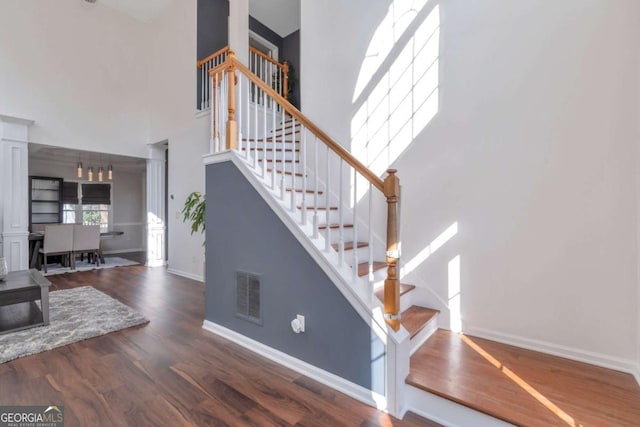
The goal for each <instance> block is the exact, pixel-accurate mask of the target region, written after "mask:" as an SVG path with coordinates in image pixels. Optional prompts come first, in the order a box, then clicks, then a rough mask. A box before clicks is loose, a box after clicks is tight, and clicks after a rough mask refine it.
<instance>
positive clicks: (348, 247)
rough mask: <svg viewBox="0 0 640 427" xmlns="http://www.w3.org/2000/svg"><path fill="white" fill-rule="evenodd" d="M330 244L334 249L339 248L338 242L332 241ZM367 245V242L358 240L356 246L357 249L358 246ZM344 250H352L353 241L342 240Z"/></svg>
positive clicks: (363, 246) (364, 246)
mask: <svg viewBox="0 0 640 427" xmlns="http://www.w3.org/2000/svg"><path fill="white" fill-rule="evenodd" d="M331 246H332V247H333V249H334V250H336V251H339V250H340V245H339V244H338V243H334V244H333V245H331ZM367 246H369V243H367V242H358V245H357V248H358V249H359V248H366V247H367ZM344 250H345V251H352V250H353V242H344Z"/></svg>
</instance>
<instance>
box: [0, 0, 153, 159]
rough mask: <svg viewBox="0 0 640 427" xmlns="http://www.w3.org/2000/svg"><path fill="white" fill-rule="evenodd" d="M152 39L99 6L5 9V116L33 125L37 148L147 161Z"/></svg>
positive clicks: (1, 101)
mask: <svg viewBox="0 0 640 427" xmlns="http://www.w3.org/2000/svg"><path fill="white" fill-rule="evenodd" d="M146 31H147V26H146V25H143V24H141V23H140V22H138V21H136V20H134V19H133V18H131V17H128V16H126V15H123V14H121V13H118V12H115V11H113V10H112V9H109V8H107V7H105V6H104V5H101V4H100V2H98V3H96V4H89V3H87V2H84V1H77V0H57V1H37V0H26V1H4V2H2V5H1V6H0V70H1V71H0V114H7V115H12V116H16V117H24V118H29V119H32V120H35V124H34V125H33V126H32V127H31V129H30V141H31V142H37V143H42V144H48V145H56V146H63V147H71V148H83V149H85V150H90V151H100V152H109V153H116V154H126V155H132V156H138V157H142V156H145V155H146V148H145V146H144V144H145V143H146V142H147V111H146V107H147V105H145V102H146V101H147V98H146V90H147V86H146V84H147V75H148V72H149V70H148V68H147V65H148V64H147V60H146V57H145V56H146V50H147V49H146V48H145V42H146V40H147V39H146V36H145V33H146ZM158 32H160V31H158Z"/></svg>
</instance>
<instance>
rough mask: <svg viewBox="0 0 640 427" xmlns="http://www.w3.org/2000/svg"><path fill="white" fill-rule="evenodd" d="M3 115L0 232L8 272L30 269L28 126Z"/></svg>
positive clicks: (0, 125)
mask: <svg viewBox="0 0 640 427" xmlns="http://www.w3.org/2000/svg"><path fill="white" fill-rule="evenodd" d="M32 124H33V121H32V120H25V119H19V118H16V117H10V116H2V115H0V178H1V179H0V227H1V229H0V231H2V233H1V236H2V253H0V256H4V257H5V258H7V264H8V266H9V271H16V270H26V269H28V268H29V194H28V187H29V150H28V142H29V126H31V125H32Z"/></svg>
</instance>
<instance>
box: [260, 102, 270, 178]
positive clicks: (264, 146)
mask: <svg viewBox="0 0 640 427" xmlns="http://www.w3.org/2000/svg"><path fill="white" fill-rule="evenodd" d="M262 97H263V98H264V99H267V98H268V95H267V94H266V93H264V92H263V93H262ZM262 130H263V133H264V138H263V139H262V178H264V177H265V176H266V173H267V165H268V164H269V162H268V159H267V139H268V138H267V136H268V134H267V103H266V102H265V101H264V100H263V101H262Z"/></svg>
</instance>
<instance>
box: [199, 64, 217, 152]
mask: <svg viewBox="0 0 640 427" xmlns="http://www.w3.org/2000/svg"><path fill="white" fill-rule="evenodd" d="M203 70H204V67H203ZM207 80H213V77H211V76H207ZM202 83H204V81H203V82H202ZM202 87H204V84H203V85H202ZM215 119H216V118H215V112H214V109H213V108H212V109H211V133H210V134H209V154H212V153H214V144H215V138H216V120H215Z"/></svg>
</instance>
